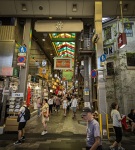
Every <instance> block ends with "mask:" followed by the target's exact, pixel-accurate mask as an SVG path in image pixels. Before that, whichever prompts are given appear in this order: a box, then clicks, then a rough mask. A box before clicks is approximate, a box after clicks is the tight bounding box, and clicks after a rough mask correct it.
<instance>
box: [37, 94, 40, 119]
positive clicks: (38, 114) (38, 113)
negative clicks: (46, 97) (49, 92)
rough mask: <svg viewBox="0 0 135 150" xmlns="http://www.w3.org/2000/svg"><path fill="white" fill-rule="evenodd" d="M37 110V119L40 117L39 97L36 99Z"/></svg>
mask: <svg viewBox="0 0 135 150" xmlns="http://www.w3.org/2000/svg"><path fill="white" fill-rule="evenodd" d="M37 109H38V111H37V116H38V117H39V116H40V109H41V98H40V97H38V98H37Z"/></svg>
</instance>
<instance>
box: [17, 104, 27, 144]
mask: <svg viewBox="0 0 135 150" xmlns="http://www.w3.org/2000/svg"><path fill="white" fill-rule="evenodd" d="M25 107H27V106H26V101H23V102H22V107H21V108H20V110H19V112H18V118H19V120H18V121H19V124H18V140H17V141H16V142H15V143H14V145H19V144H21V143H22V141H24V140H25V126H26V122H27V121H26V120H25V118H24V114H25Z"/></svg>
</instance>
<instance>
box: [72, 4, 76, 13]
mask: <svg viewBox="0 0 135 150" xmlns="http://www.w3.org/2000/svg"><path fill="white" fill-rule="evenodd" d="M72 11H73V12H77V4H73V6H72Z"/></svg>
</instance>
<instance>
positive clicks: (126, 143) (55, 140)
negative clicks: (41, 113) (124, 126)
mask: <svg viewBox="0 0 135 150" xmlns="http://www.w3.org/2000/svg"><path fill="white" fill-rule="evenodd" d="M80 123H81V124H80ZM82 124H83V125H82ZM85 124H86V123H85V122H81V117H80V112H78V113H77V117H76V119H74V120H73V119H72V113H71V112H70V113H69V114H68V115H67V117H64V116H63V111H62V110H61V111H60V112H59V113H58V114H56V113H55V112H54V113H53V115H51V116H50V121H49V122H48V134H46V135H44V136H41V132H42V130H43V127H42V124H41V118H38V117H36V116H35V117H33V118H32V119H31V120H30V121H29V122H28V124H27V127H26V140H25V142H24V143H22V144H21V145H19V146H14V145H13V142H14V141H15V140H16V139H17V133H5V134H4V135H0V150H85V138H86V135H85V134H86V126H85ZM114 139H115V138H114V137H113V136H112V137H111V141H109V140H104V139H103V140H102V144H103V150H108V147H109V145H111V142H113V141H114ZM122 144H123V147H125V148H126V150H135V136H131V135H130V134H129V133H128V134H125V136H124V137H123V142H122Z"/></svg>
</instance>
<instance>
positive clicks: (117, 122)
mask: <svg viewBox="0 0 135 150" xmlns="http://www.w3.org/2000/svg"><path fill="white" fill-rule="evenodd" d="M111 108H112V111H111V117H112V120H113V127H114V130H115V136H116V140H115V142H114V143H113V144H112V145H111V146H110V150H115V147H118V150H124V148H123V147H121V140H122V124H121V120H122V118H121V116H120V113H119V111H118V108H119V107H118V104H117V103H116V102H114V103H112V105H111Z"/></svg>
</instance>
